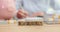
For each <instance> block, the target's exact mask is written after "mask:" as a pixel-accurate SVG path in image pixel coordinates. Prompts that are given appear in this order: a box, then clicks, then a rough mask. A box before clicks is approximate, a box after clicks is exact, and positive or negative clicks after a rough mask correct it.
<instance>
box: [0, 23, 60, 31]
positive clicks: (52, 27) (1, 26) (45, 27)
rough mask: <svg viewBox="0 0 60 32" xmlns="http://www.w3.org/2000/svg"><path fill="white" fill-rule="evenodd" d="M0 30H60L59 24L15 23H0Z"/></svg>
mask: <svg viewBox="0 0 60 32" xmlns="http://www.w3.org/2000/svg"><path fill="white" fill-rule="evenodd" d="M0 32H60V24H53V25H47V24H44V25H43V26H18V25H17V24H0Z"/></svg>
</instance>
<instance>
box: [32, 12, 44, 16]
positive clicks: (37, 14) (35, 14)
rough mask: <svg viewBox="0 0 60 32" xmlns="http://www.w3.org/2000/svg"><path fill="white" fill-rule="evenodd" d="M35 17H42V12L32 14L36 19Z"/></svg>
mask: <svg viewBox="0 0 60 32" xmlns="http://www.w3.org/2000/svg"><path fill="white" fill-rule="evenodd" d="M36 16H44V12H35V13H33V14H32V17H36Z"/></svg>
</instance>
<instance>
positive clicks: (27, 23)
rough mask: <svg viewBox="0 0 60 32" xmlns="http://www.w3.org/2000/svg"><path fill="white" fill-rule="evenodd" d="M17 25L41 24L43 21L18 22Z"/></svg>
mask: <svg viewBox="0 0 60 32" xmlns="http://www.w3.org/2000/svg"><path fill="white" fill-rule="evenodd" d="M18 25H19V26H20V25H22V26H24V25H28V26H29V25H39V26H40V25H41V26H42V25H43V22H37V21H36V22H18Z"/></svg>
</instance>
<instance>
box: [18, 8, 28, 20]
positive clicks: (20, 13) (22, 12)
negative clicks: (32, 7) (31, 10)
mask: <svg viewBox="0 0 60 32" xmlns="http://www.w3.org/2000/svg"><path fill="white" fill-rule="evenodd" d="M27 16H28V12H27V11H23V10H22V9H20V10H19V11H18V13H17V18H19V19H20V18H25V17H27Z"/></svg>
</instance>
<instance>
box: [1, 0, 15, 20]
mask: <svg viewBox="0 0 60 32" xmlns="http://www.w3.org/2000/svg"><path fill="white" fill-rule="evenodd" d="M15 11H16V6H15V1H14V0H0V20H1V19H11V18H12V17H13V16H14V14H15Z"/></svg>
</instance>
